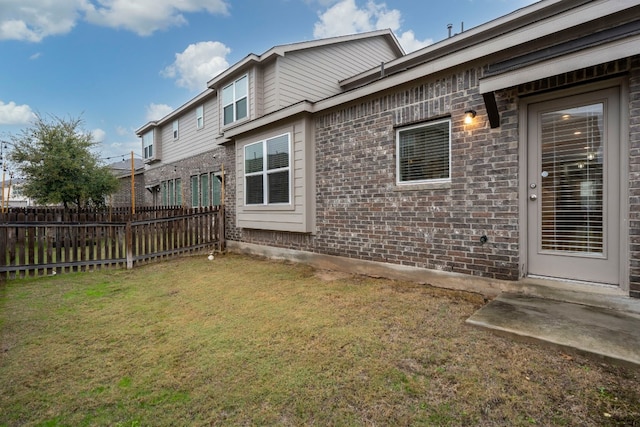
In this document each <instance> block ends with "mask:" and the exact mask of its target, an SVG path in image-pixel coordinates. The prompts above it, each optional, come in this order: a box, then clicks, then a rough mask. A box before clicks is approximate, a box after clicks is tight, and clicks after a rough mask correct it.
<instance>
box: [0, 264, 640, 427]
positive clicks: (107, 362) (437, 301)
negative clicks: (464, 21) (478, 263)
mask: <svg viewBox="0 0 640 427" xmlns="http://www.w3.org/2000/svg"><path fill="white" fill-rule="evenodd" d="M483 304H484V300H483V298H482V297H481V296H479V295H476V294H471V293H462V292H453V291H445V290H441V289H437V288H432V287H429V286H424V285H418V284H415V283H406V282H398V281H392V280H384V279H373V278H367V277H361V276H350V275H344V274H337V273H331V272H319V271H315V270H313V269H311V268H309V267H306V266H303V265H294V264H288V263H283V262H274V261H266V260H262V259H256V258H249V257H243V256H238V255H225V256H218V257H216V259H215V260H213V261H209V260H207V258H206V256H197V257H187V258H182V259H178V260H173V261H166V262H162V263H156V264H152V265H148V266H145V267H142V268H138V269H135V270H131V271H126V270H106V271H99V272H92V273H74V274H65V275H57V276H55V277H45V278H38V279H24V280H15V281H9V282H7V283H6V284H4V285H0V425H7V426H16V425H20V426H22V425H40V426H83V425H87V426H89V425H91V426H93V425H110V426H151V425H152V426H162V425H284V426H288V425H290V426H298V425H318V426H325V425H340V426H341V425H349V426H351V425H355V426H358V425H442V426H468V425H501V426H502V425H536V424H537V425H569V426H574V425H581V426H589V425H593V426H601V425H640V386H639V385H638V384H640V370H634V369H629V368H621V367H617V366H612V365H609V364H606V363H603V362H602V361H598V360H594V359H589V358H584V357H581V356H575V355H573V356H570V355H567V354H563V353H562V352H560V351H558V350H550V349H547V348H545V347H542V346H538V345H535V344H524V343H518V342H513V341H511V340H509V339H506V338H502V337H498V336H495V335H493V334H491V333H489V332H486V331H483V330H480V329H475V328H472V327H470V326H468V325H466V324H465V323H464V321H465V319H466V318H467V317H469V316H470V315H471V314H472V313H473V312H474V311H475V310H477V309H478V308H480V307H481V306H482V305H483Z"/></svg>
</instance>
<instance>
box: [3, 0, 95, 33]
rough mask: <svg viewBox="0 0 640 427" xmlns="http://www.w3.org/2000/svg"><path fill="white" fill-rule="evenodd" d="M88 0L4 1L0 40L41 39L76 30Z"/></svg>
mask: <svg viewBox="0 0 640 427" xmlns="http://www.w3.org/2000/svg"><path fill="white" fill-rule="evenodd" d="M86 1H87V0H2V1H1V2H0V40H22V41H29V42H39V41H41V40H42V39H43V38H45V37H47V36H52V35H58V34H66V33H68V32H69V31H71V29H73V27H74V25H75V23H76V21H77V19H78V18H79V13H78V12H79V11H80V10H81V9H83V8H84V7H85V5H86Z"/></svg>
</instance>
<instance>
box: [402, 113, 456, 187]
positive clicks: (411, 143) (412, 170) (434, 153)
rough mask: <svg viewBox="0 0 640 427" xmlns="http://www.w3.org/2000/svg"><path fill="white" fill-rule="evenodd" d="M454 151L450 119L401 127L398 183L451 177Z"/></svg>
mask: <svg viewBox="0 0 640 427" xmlns="http://www.w3.org/2000/svg"><path fill="white" fill-rule="evenodd" d="M450 153H451V120H449V119H447V120H438V121H434V122H429V123H423V124H420V125H416V126H411V127H407V128H403V129H399V130H398V131H397V134H396V158H397V172H396V173H397V182H398V184H419V183H428V182H446V181H450V180H451V156H450Z"/></svg>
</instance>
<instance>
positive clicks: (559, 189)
mask: <svg viewBox="0 0 640 427" xmlns="http://www.w3.org/2000/svg"><path fill="white" fill-rule="evenodd" d="M603 112H604V105H603V104H602V103H599V104H592V105H586V106H580V107H576V108H571V109H566V110H558V111H552V112H548V113H543V114H541V117H540V119H541V120H540V123H541V134H540V136H541V142H542V150H541V162H540V164H541V171H540V173H541V183H542V184H541V193H542V194H541V207H540V213H541V215H540V217H541V224H540V226H541V245H542V249H543V250H553V251H564V252H589V253H602V252H603V232H604V228H603V215H604V209H603V207H604V204H603V184H604V173H603V156H604V152H603V141H602V135H603Z"/></svg>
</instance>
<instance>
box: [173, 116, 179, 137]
mask: <svg viewBox="0 0 640 427" xmlns="http://www.w3.org/2000/svg"><path fill="white" fill-rule="evenodd" d="M178 136H179V134H178V120H174V121H173V139H178Z"/></svg>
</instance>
